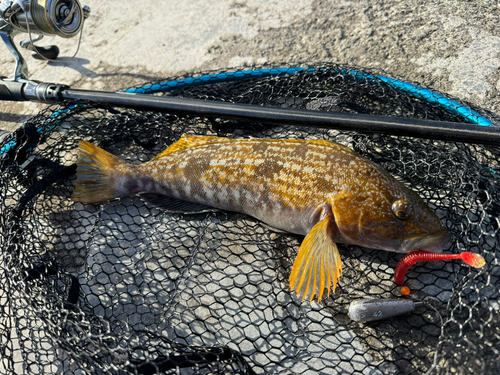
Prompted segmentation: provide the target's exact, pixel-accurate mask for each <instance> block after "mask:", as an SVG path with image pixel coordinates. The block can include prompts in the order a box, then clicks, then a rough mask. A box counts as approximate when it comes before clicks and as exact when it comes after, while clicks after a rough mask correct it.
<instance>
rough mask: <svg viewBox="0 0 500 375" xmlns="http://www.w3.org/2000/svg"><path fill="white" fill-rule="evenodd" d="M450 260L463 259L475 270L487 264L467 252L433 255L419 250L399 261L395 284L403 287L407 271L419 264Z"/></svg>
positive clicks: (482, 259)
mask: <svg viewBox="0 0 500 375" xmlns="http://www.w3.org/2000/svg"><path fill="white" fill-rule="evenodd" d="M449 259H462V260H463V261H464V262H465V263H467V264H468V265H469V266H471V267H474V268H481V267H483V266H484V265H485V264H486V262H485V261H484V258H483V257H482V256H481V255H479V254H474V253H471V252H469V251H465V252H463V253H460V254H441V253H433V252H430V251H424V250H417V251H412V252H411V253H408V254H407V255H405V257H404V258H403V259H401V260H400V261H399V263H398V265H397V266H396V269H395V271H394V282H395V283H396V284H397V285H403V282H404V280H405V274H406V271H408V269H409V268H410V267H411V266H413V265H414V264H415V263H417V262H422V261H439V260H449Z"/></svg>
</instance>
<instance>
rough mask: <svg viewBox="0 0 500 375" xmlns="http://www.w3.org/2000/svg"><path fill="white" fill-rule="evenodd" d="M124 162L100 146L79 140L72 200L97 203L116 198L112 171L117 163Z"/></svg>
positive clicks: (122, 163)
mask: <svg viewBox="0 0 500 375" xmlns="http://www.w3.org/2000/svg"><path fill="white" fill-rule="evenodd" d="M124 164H126V162H125V161H123V160H122V159H120V158H119V157H117V156H114V155H112V154H110V153H109V152H107V151H104V150H103V149H102V148H99V147H97V146H95V145H93V144H92V143H89V142H83V141H82V142H80V146H79V150H78V162H77V170H76V174H77V180H76V187H75V191H74V192H73V200H74V201H76V202H83V203H99V202H102V201H106V200H109V199H112V198H116V197H117V195H116V192H115V190H116V189H115V186H114V185H115V182H114V177H115V176H114V175H115V174H116V173H114V172H115V170H116V167H117V166H118V165H124Z"/></svg>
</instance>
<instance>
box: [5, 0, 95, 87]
mask: <svg viewBox="0 0 500 375" xmlns="http://www.w3.org/2000/svg"><path fill="white" fill-rule="evenodd" d="M89 14H90V8H89V7H87V6H83V7H82V6H81V5H80V2H79V1H78V0H0V37H1V38H2V40H3V41H4V42H5V44H6V45H7V48H8V49H9V50H10V52H11V53H12V54H13V55H14V57H15V59H16V70H15V73H14V77H13V78H12V80H13V81H26V80H28V68H27V65H26V62H25V60H24V59H23V57H22V56H21V54H20V53H19V51H18V49H17V48H16V46H15V44H14V41H13V39H14V36H16V35H17V34H20V33H28V35H29V40H27V41H23V42H21V43H20V46H21V47H22V48H25V49H27V50H30V51H33V52H34V54H33V56H34V57H35V58H38V59H43V60H55V59H56V58H57V56H58V55H59V48H58V47H57V46H55V45H52V46H48V47H38V46H35V45H34V42H36V41H39V40H40V39H42V38H43V36H44V35H49V36H52V35H57V36H60V37H62V38H73V37H75V36H77V35H78V34H79V33H80V39H79V41H78V47H77V52H78V48H79V47H80V41H81V34H82V30H83V24H84V21H85V19H86V18H87V17H88V15H89ZM32 34H35V35H36V37H35V38H33V37H32ZM75 55H76V53H75Z"/></svg>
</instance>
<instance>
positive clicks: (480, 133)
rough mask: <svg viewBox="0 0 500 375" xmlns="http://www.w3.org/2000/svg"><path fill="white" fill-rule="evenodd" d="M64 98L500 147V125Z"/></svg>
mask: <svg viewBox="0 0 500 375" xmlns="http://www.w3.org/2000/svg"><path fill="white" fill-rule="evenodd" d="M60 98H61V99H66V100H88V101H91V102H96V101H97V102H100V103H105V104H108V105H113V106H119V107H128V108H135V109H138V110H152V111H161V112H167V113H173V114H190V115H197V116H204V117H219V118H225V119H237V120H247V121H253V122H261V123H268V124H276V125H296V126H304V127H320V128H330V129H339V130H356V131H363V132H377V133H385V134H394V135H399V136H410V137H419V138H428V139H438V140H445V141H459V142H466V143H480V144H488V145H496V146H498V145H500V127H495V126H480V125H474V124H467V123H459V122H444V121H430V120H419V119H406V118H398V117H383V116H374V115H366V114H352V113H336V112H326V111H313V110H299V109H285V108H276V107H261V106H256V105H249V104H237V103H225V102H215V101H204V100H197V99H186V98H173V97H163V96H150V95H144V94H126V93H112V92H103V91H88V90H74V89H69V88H68V89H65V88H64V89H62V90H61V92H60Z"/></svg>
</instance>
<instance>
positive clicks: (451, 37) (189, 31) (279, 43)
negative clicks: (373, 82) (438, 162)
mask: <svg viewBox="0 0 500 375" xmlns="http://www.w3.org/2000/svg"><path fill="white" fill-rule="evenodd" d="M82 4H85V5H88V6H89V7H90V8H91V15H90V17H89V18H88V20H87V22H86V23H85V28H84V33H83V38H82V44H81V47H80V51H79V53H78V55H77V57H76V58H74V59H70V58H69V56H71V55H72V54H73V53H74V51H75V49H76V46H77V40H76V39H77V38H73V39H68V40H65V39H62V38H59V37H53V38H49V37H46V38H44V40H42V41H41V42H39V43H38V44H39V45H49V44H57V45H58V46H59V47H60V49H61V56H62V57H61V58H60V59H59V61H58V62H50V63H46V62H41V61H37V60H34V59H33V58H31V57H30V56H29V53H28V52H27V51H23V53H24V56H26V57H27V60H28V66H29V70H30V78H32V79H35V80H40V81H50V82H57V83H64V84H68V85H70V86H71V87H72V88H82V89H94V90H105V91H111V90H117V89H121V88H125V87H129V86H132V85H135V84H139V83H143V82H146V81H150V80H154V79H156V78H167V77H171V76H177V75H179V74H181V73H188V74H189V73H190V72H195V71H200V70H225V69H227V68H230V67H238V66H245V65H255V64H258V65H262V64H273V65H275V64H278V63H282V65H284V66H286V65H289V64H290V63H292V62H308V63H312V62H338V63H343V64H351V65H356V66H358V67H362V68H375V69H377V70H381V71H385V72H386V74H388V75H389V76H399V77H402V78H404V79H407V80H410V81H418V82H420V83H422V84H425V85H427V86H431V87H433V88H434V89H436V90H439V91H442V92H445V93H448V94H452V95H455V96H457V97H458V98H460V99H462V100H466V101H469V102H471V103H474V104H477V105H479V106H482V107H485V108H486V109H489V110H492V111H494V112H496V113H498V112H500V96H499V95H498V92H499V91H500V70H499V68H500V28H498V19H499V17H500V6H499V5H498V3H497V1H494V0H490V1H488V0H478V1H473V2H472V1H467V2H464V1H461V0H425V1H421V0H386V1H381V0H359V1H333V0H330V1H328V0H294V1H293V2H291V1H285V0H247V1H244V0H212V1H209V2H207V1H203V0H191V1H189V2H185V1H173V0H164V1H159V0H156V1H137V0H120V1H117V0H113V1H105V2H104V1H100V0H82ZM18 39H22V38H18ZM13 70H14V60H13V57H12V56H11V55H10V53H9V52H8V50H7V49H6V48H5V46H4V45H3V44H2V45H0V75H3V76H12V74H13ZM43 107H44V105H42V104H38V103H19V102H17V103H12V102H2V103H0V129H6V130H13V129H15V128H17V127H18V126H19V125H20V124H22V123H23V122H24V121H25V120H26V119H27V118H29V117H30V116H32V115H34V114H36V113H37V112H38V111H39V110H40V109H41V108H43Z"/></svg>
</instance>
